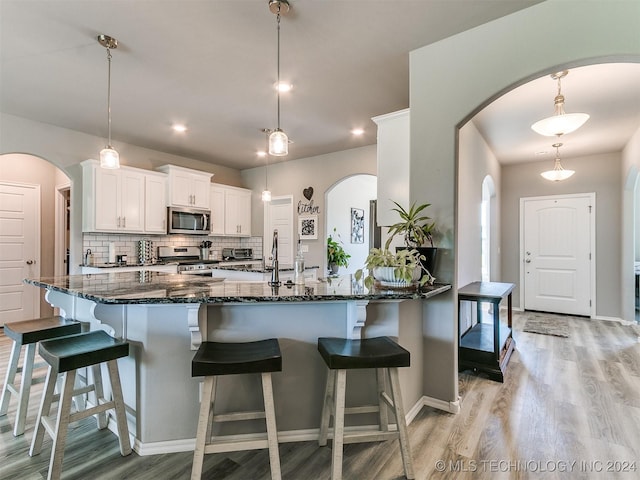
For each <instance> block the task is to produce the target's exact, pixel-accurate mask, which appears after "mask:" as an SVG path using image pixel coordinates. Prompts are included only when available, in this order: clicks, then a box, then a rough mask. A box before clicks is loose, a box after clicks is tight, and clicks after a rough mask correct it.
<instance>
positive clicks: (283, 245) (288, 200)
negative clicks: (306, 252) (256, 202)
mask: <svg viewBox="0 0 640 480" xmlns="http://www.w3.org/2000/svg"><path fill="white" fill-rule="evenodd" d="M264 213H265V215H264V240H263V252H264V259H265V262H266V263H267V265H268V264H269V261H270V260H271V247H272V244H273V242H272V238H273V231H274V230H276V229H277V230H278V263H279V265H280V266H281V267H282V266H285V265H287V266H289V265H293V246H294V238H293V197H292V196H291V195H287V196H283V197H274V198H273V199H271V201H270V202H268V203H265V205H264Z"/></svg>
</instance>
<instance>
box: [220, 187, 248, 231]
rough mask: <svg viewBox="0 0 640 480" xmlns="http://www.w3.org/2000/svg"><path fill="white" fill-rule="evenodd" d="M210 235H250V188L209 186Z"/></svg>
mask: <svg viewBox="0 0 640 480" xmlns="http://www.w3.org/2000/svg"><path fill="white" fill-rule="evenodd" d="M210 208H211V235H226V236H230V237H250V236H251V190H247V189H246V188H238V187H231V186H228V185H220V184H214V185H212V186H211V207H210Z"/></svg>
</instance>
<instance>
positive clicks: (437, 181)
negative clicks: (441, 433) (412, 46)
mask: <svg viewBox="0 0 640 480" xmlns="http://www.w3.org/2000/svg"><path fill="white" fill-rule="evenodd" d="M612 25H615V28H612V27H611V26H612ZM639 31H640V3H639V2H636V1H628V2H610V1H593V2H579V3H578V2H566V1H561V0H547V1H546V2H543V3H540V4H537V5H534V6H532V7H530V8H527V9H525V10H522V11H520V12H516V13H514V14H512V15H508V16H506V17H503V18H500V19H498V20H495V21H493V22H490V23H487V24H485V25H481V26H479V27H476V28H474V29H472V30H469V31H466V32H463V33H461V34H459V35H455V36H453V37H450V38H447V39H445V40H442V41H441V42H437V43H435V44H432V45H428V46H426V47H423V48H420V49H418V50H414V51H413V52H411V54H410V107H411V179H410V187H411V200H412V201H414V200H415V201H419V202H425V201H427V202H430V203H432V204H433V208H432V210H431V212H432V213H433V214H434V216H435V218H436V220H437V221H438V224H439V226H440V227H441V228H442V229H443V230H444V231H445V232H453V231H454V228H455V225H456V219H455V216H456V213H455V212H456V188H457V150H456V148H457V147H456V145H457V138H456V134H457V129H458V126H460V125H462V124H464V122H465V121H466V120H467V119H468V118H470V117H471V116H472V115H474V114H475V113H476V111H478V110H479V109H480V108H481V107H482V106H483V105H486V104H487V103H489V102H490V101H491V100H492V99H494V98H496V97H497V96H499V95H500V94H501V92H504V91H507V90H510V89H512V88H514V87H516V86H518V85H521V84H523V83H525V82H527V81H529V80H531V79H533V78H537V77H540V76H543V75H545V74H550V73H552V72H554V71H558V70H559V69H560V68H561V67H572V66H577V65H586V64H590V63H599V62H602V61H605V60H604V59H605V58H610V59H612V60H613V59H615V60H617V61H621V60H622V61H624V59H629V60H631V59H635V61H640V40H639V38H638V32H639ZM504 183H505V181H504V179H503V181H502V184H503V188H504ZM503 227H504V224H503ZM441 246H444V247H447V248H449V249H450V251H449V254H448V255H444V256H441V258H440V264H439V270H438V272H437V276H439V277H440V278H441V279H443V280H449V281H451V282H452V284H453V291H454V292H455V290H456V289H457V288H458V284H457V281H456V279H455V272H456V269H457V266H456V252H455V243H454V239H453V234H451V238H450V239H449V238H445V239H444V240H443V242H442V244H441ZM503 247H504V246H503ZM503 263H504V262H503ZM425 305H426V306H425V308H424V332H425V338H424V342H425V365H426V366H427V367H426V368H425V394H427V395H430V396H433V397H436V398H439V399H443V400H449V401H457V400H458V385H457V333H458V329H457V305H456V302H455V294H454V293H452V294H450V295H446V296H445V295H443V296H439V297H437V298H436V299H434V300H433V301H430V302H426V303H425Z"/></svg>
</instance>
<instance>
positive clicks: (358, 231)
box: [351, 208, 364, 243]
mask: <svg viewBox="0 0 640 480" xmlns="http://www.w3.org/2000/svg"><path fill="white" fill-rule="evenodd" d="M351 243H364V210H362V209H361V208H352V209H351Z"/></svg>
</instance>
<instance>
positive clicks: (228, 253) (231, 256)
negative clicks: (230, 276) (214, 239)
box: [222, 248, 253, 260]
mask: <svg viewBox="0 0 640 480" xmlns="http://www.w3.org/2000/svg"><path fill="white" fill-rule="evenodd" d="M222 259H223V260H252V259H253V248H223V249H222Z"/></svg>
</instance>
